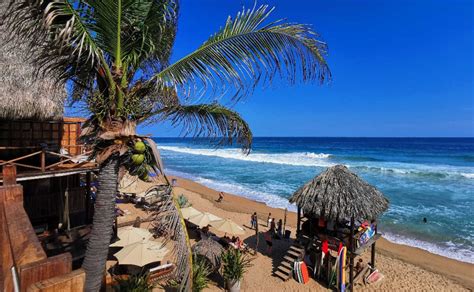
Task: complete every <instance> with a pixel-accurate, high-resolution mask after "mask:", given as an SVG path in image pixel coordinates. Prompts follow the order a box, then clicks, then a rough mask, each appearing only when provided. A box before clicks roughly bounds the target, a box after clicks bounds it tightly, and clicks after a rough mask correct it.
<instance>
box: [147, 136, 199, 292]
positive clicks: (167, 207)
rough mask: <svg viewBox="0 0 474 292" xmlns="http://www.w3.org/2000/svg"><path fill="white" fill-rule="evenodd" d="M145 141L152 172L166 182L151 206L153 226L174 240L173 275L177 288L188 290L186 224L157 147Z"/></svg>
mask: <svg viewBox="0 0 474 292" xmlns="http://www.w3.org/2000/svg"><path fill="white" fill-rule="evenodd" d="M147 143H148V144H149V145H150V147H151V149H152V151H153V156H154V159H155V161H156V162H157V163H156V165H155V166H154V167H153V168H154V172H155V173H156V174H157V175H162V176H163V177H164V178H165V180H166V182H167V185H166V186H164V187H163V188H162V189H161V190H158V192H159V196H158V198H160V201H159V202H156V203H155V204H154V206H153V209H154V213H153V214H154V220H153V226H154V228H155V232H156V233H157V234H158V235H160V236H161V237H163V238H165V239H168V240H173V241H174V249H173V255H174V256H175V261H174V262H175V263H176V270H175V273H176V274H175V276H176V278H177V279H178V280H179V281H180V289H179V290H180V291H190V290H191V287H192V278H193V270H192V267H193V259H192V253H191V245H190V242H189V238H188V233H187V230H186V225H185V223H184V219H183V216H182V214H181V211H180V208H179V203H178V201H177V198H176V196H174V195H173V191H172V188H171V184H170V182H169V180H168V178H167V177H166V175H165V173H164V172H163V169H162V165H160V164H161V162H160V161H161V157H160V154H159V152H158V148H157V146H156V144H155V142H154V141H153V140H152V139H147ZM159 165H160V166H159Z"/></svg>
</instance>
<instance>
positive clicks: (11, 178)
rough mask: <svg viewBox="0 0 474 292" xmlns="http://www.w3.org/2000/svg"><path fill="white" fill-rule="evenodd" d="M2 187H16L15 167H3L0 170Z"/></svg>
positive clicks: (8, 165)
mask: <svg viewBox="0 0 474 292" xmlns="http://www.w3.org/2000/svg"><path fill="white" fill-rule="evenodd" d="M2 175H3V185H4V186H12V185H16V167H15V166H14V165H11V164H7V165H4V166H3V168H2Z"/></svg>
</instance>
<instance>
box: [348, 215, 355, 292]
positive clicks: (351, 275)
mask: <svg viewBox="0 0 474 292" xmlns="http://www.w3.org/2000/svg"><path fill="white" fill-rule="evenodd" d="M349 250H350V255H351V256H350V257H349V285H350V287H349V289H350V291H351V292H352V291H354V257H353V256H352V254H353V252H354V216H352V217H351V236H350V237H349Z"/></svg>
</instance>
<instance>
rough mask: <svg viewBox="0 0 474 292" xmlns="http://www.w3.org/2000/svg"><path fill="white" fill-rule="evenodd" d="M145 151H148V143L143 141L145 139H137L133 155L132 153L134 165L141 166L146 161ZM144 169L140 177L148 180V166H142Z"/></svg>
mask: <svg viewBox="0 0 474 292" xmlns="http://www.w3.org/2000/svg"><path fill="white" fill-rule="evenodd" d="M145 151H146V145H145V143H143V141H137V142H135V145H133V152H134V153H133V155H132V162H133V164H134V165H136V166H137V167H140V166H142V165H143V163H144V162H145ZM141 169H142V171H141V173H140V174H139V177H140V179H142V180H144V181H147V180H148V178H149V177H148V171H146V169H147V167H146V166H144V167H141Z"/></svg>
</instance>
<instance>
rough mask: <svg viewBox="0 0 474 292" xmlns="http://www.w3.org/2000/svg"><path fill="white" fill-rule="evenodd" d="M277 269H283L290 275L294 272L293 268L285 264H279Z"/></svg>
mask: <svg viewBox="0 0 474 292" xmlns="http://www.w3.org/2000/svg"><path fill="white" fill-rule="evenodd" d="M277 270H278V271H282V272H283V273H285V274H288V275H291V273H292V272H293V269H291V268H288V267H285V266H279V267H278V268H277Z"/></svg>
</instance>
